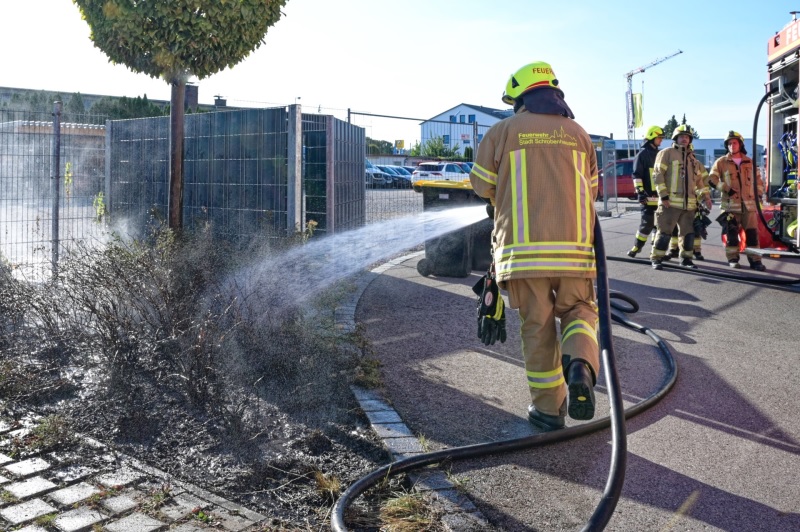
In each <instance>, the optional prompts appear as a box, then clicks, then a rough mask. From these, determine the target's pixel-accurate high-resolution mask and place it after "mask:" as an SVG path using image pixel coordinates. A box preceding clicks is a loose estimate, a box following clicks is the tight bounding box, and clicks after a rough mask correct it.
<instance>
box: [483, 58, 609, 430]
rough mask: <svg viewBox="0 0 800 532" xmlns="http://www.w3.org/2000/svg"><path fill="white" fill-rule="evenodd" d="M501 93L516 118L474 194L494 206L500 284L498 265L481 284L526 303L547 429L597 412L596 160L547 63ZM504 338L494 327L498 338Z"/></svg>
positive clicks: (533, 408)
mask: <svg viewBox="0 0 800 532" xmlns="http://www.w3.org/2000/svg"><path fill="white" fill-rule="evenodd" d="M502 99H503V102H504V103H507V104H509V105H513V106H514V115H513V116H511V117H509V118H506V119H504V120H502V121H500V122H499V123H497V124H495V125H494V126H492V127H491V128H490V129H489V131H487V132H486V134H485V135H484V138H483V140H482V141H481V143H480V145H479V148H478V153H477V157H476V160H475V165H474V167H473V169H472V172H471V173H470V181H471V183H472V187H473V189H474V190H475V192H476V193H477V194H478V195H479V196H481V197H483V198H486V199H487V200H489V201H490V203H491V204H492V205H494V207H495V208H494V231H493V234H492V247H493V250H492V252H493V259H494V267H495V276H496V282H492V281H495V278H493V275H492V271H491V270H490V272H489V274H487V276H486V278H485V280H484V282H483V283H482V286H483V287H485V286H487V285H488V286H490V287H493V290H494V291H495V292H494V293H493V294H491V296H490V298H489V299H491V300H492V301H496V300H497V299H498V297H499V295H498V294H497V292H496V290H497V288H498V285H499V288H502V289H504V290H506V291H507V292H508V300H509V304H510V305H511V308H518V309H519V315H520V320H521V322H522V323H521V328H520V334H521V336H522V338H521V339H522V351H523V357H524V360H525V371H526V374H527V381H528V385H529V390H530V394H531V404H530V406H529V407H528V419H529V420H530V422H531V423H532V424H533V425H534V426H536V427H538V428H539V429H540V430H544V431H550V430H557V429H561V428H564V426H565V416H566V414H567V413H568V414H569V416H570V417H571V418H573V419H591V418H592V417H593V416H594V410H595V397H594V389H593V388H594V385H595V382H596V376H597V373H598V371H599V369H600V357H599V349H598V342H597V323H598V313H597V305H596V304H595V291H594V283H593V279H595V278H596V277H597V270H596V264H595V254H594V247H593V241H594V223H595V209H594V200H595V197H596V196H597V157H596V154H595V147H594V145H593V144H592V141H591V139H590V138H589V135H588V134H587V133H586V131H585V130H584V129H583V128H582V127H581V126H580V125H578V123H577V122H575V121H574V120H573V118H574V115H573V113H572V111H571V110H570V108H569V106H568V105H567V103H566V101H565V100H564V93H563V92H562V91H561V88H560V86H559V82H558V79H557V78H556V75H555V73H554V72H553V69H552V67H551V66H550V65H549V64H548V63H545V62H542V61H537V62H533V63H530V64H528V65H525V66H524V67H522V68H520V69H519V70H518V71H517V72H516V73H514V74H513V75H512V76H511V77H510V78H509V80H508V83H507V84H506V90H505V93H504V94H503V98H502ZM480 284H481V283H479V285H480ZM478 288H480V287H476V290H477V289H478ZM483 292H484V294H485V290H483ZM492 310H493V309H488V310H486V313H487V314H486V315H489V314H491V312H492ZM494 310H496V309H494ZM481 312H482V311H481V309H479V313H481ZM484 318H485V316H483V317H482V316H480V315H479V336H481V338H482V339H484V338H486V337H487V335H482V334H481V327H482V326H483V325H482V324H481V323H482V322H481V321H480V320H482V319H483V320H484V321H486V320H485V319H484ZM557 319H560V321H561V337H560V339H559V336H558V329H557V327H556V320H557ZM495 321H496V320H495ZM503 334H504V333H503ZM495 336H497V335H495V334H492V333H490V334H488V338H489V340H490V341H491V340H492V339H493V338H494V337H495ZM484 343H486V342H484ZM492 343H493V342H492ZM568 397H569V399H568Z"/></svg>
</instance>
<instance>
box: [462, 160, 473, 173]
mask: <svg viewBox="0 0 800 532" xmlns="http://www.w3.org/2000/svg"><path fill="white" fill-rule="evenodd" d="M473 164H475V163H473V162H469V161H467V162H463V163H458V165H459V166H460V167H461V168H463V169H464V170H466V171H467V173H470V172H472V165H473Z"/></svg>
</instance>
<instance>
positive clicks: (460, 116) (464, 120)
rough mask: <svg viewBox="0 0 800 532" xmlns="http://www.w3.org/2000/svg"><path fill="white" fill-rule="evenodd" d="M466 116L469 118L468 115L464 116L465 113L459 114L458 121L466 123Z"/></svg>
mask: <svg viewBox="0 0 800 532" xmlns="http://www.w3.org/2000/svg"><path fill="white" fill-rule="evenodd" d="M466 118H467V117H466V116H464V115H459V117H458V121H459V122H461V123H462V124H465V123H466V122H467V121H466Z"/></svg>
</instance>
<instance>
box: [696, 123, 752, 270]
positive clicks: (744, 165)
mask: <svg viewBox="0 0 800 532" xmlns="http://www.w3.org/2000/svg"><path fill="white" fill-rule="evenodd" d="M725 149H726V150H728V153H726V154H725V155H723V156H722V157H720V158H719V159H717V160H716V161H714V166H712V167H711V173H710V174H709V183H710V184H711V186H713V187H715V188H716V189H717V190H719V191H720V192H721V193H722V199H721V201H720V207H721V210H722V214H721V215H720V217H719V218H718V220H719V222H720V224H721V225H722V232H723V234H724V235H726V240H727V242H726V243H725V256H726V257H727V259H728V265H729V266H730V267H731V268H738V267H739V228H742V229H744V235H745V243H746V244H747V247H751V248H757V247H758V218H757V212H756V209H757V206H756V202H757V201H759V199H760V198H761V196H762V195H763V194H764V182H763V181H762V180H761V172H760V171H759V169H758V167H756V166H754V165H753V160H752V159H751V158H750V157H748V156H747V151H745V149H744V137H742V135H740V134H739V133H737V132H736V131H730V132H729V133H728V136H727V137H726V138H725ZM754 178H755V180H756V186H757V187H758V197H756V195H755V192H754V190H755V189H754V188H753V179H754ZM747 260H748V262H749V263H750V267H751V268H752V269H754V270H757V271H760V272H763V271H765V270H766V267H764V264H763V263H762V262H761V256H760V255H758V254H756V253H747Z"/></svg>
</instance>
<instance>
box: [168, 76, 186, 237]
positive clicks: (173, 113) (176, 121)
mask: <svg viewBox="0 0 800 532" xmlns="http://www.w3.org/2000/svg"><path fill="white" fill-rule="evenodd" d="M171 85H172V95H171V99H170V105H169V204H168V206H169V228H170V229H175V230H178V231H180V230H181V229H183V118H184V109H183V103H184V98H185V94H186V82H185V81H173V82H172V84H171Z"/></svg>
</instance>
